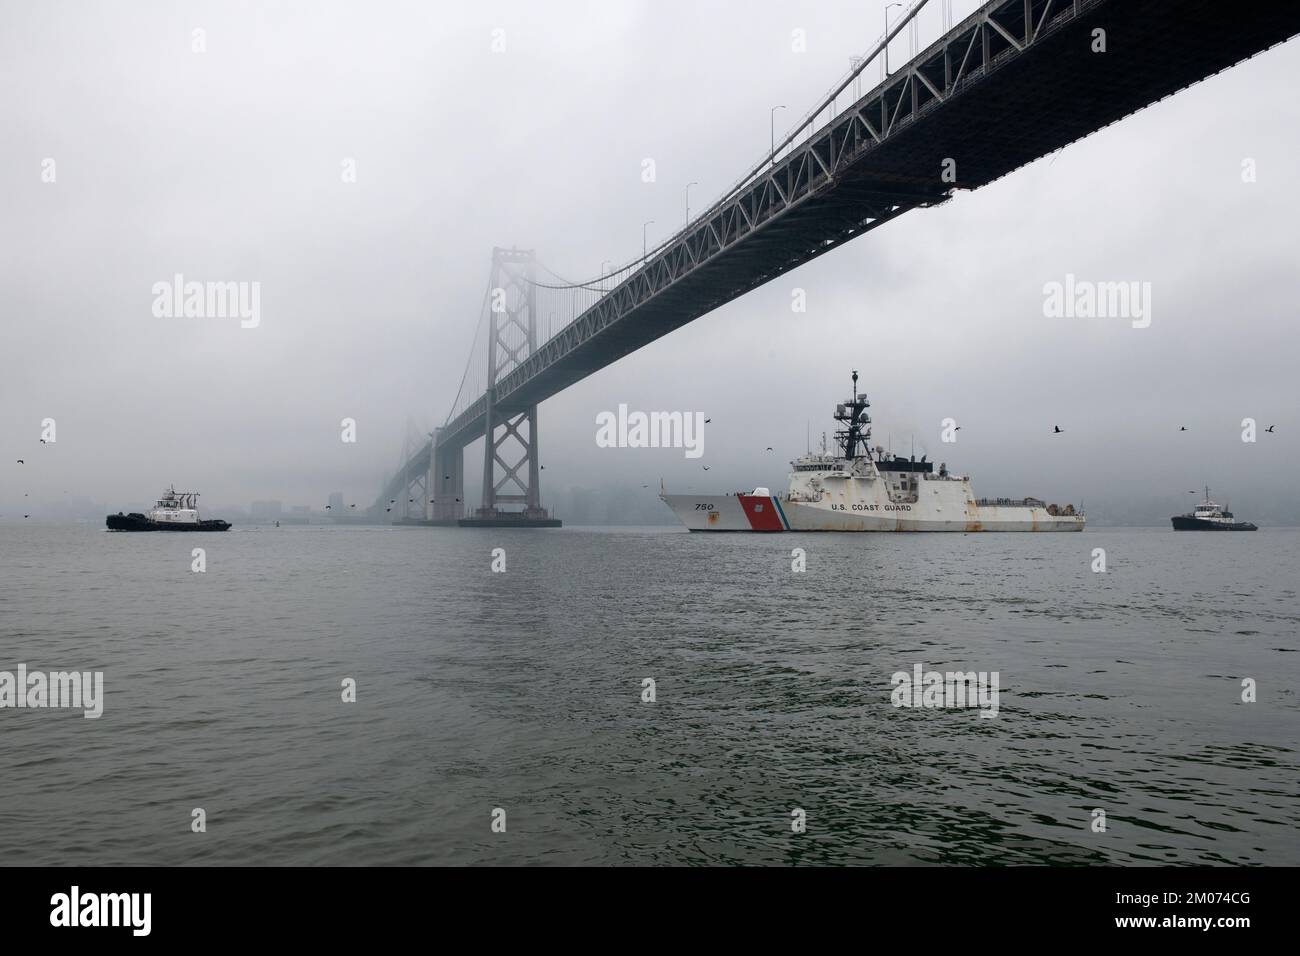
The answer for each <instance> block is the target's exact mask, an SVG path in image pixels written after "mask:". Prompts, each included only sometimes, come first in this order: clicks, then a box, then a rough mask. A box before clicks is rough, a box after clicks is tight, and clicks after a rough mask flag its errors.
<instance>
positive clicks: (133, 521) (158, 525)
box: [106, 513, 230, 531]
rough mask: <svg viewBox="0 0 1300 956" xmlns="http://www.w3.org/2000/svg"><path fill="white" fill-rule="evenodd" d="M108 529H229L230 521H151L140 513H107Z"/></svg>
mask: <svg viewBox="0 0 1300 956" xmlns="http://www.w3.org/2000/svg"><path fill="white" fill-rule="evenodd" d="M106 523H107V525H108V530H109V531H229V530H230V522H229V521H221V520H219V519H212V520H208V521H199V522H179V521H153V520H151V519H149V518H147V517H145V516H144V515H142V514H136V513H132V514H129V515H109V516H108V518H107V522H106Z"/></svg>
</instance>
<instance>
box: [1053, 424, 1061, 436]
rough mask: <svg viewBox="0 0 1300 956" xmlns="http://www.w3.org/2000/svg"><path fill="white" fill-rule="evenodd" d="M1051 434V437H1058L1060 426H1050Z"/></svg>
mask: <svg viewBox="0 0 1300 956" xmlns="http://www.w3.org/2000/svg"><path fill="white" fill-rule="evenodd" d="M1052 434H1053V435H1059V434H1061V426H1060V425H1053V426H1052Z"/></svg>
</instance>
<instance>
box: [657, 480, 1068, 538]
mask: <svg viewBox="0 0 1300 956" xmlns="http://www.w3.org/2000/svg"><path fill="white" fill-rule="evenodd" d="M944 490H947V489H944ZM660 497H661V498H662V499H663V501H664V503H665V504H667V505H668V507H669V508H671V509H672V510H673V513H674V514H675V515H676V516H677V518H678V519H679V520H680V521H681V522H682V524H684V525H685V526H686V527H687V529H689V530H690V531H717V532H721V531H751V532H759V533H773V532H779V531H841V532H844V531H855V532H896V533H897V532H944V531H946V532H963V533H972V532H982V531H997V532H1046V531H1052V532H1059V531H1082V530H1083V526H1084V518H1083V516H1082V515H1052V514H1049V513H1048V512H1047V509H1046V508H1040V507H1018V506H988V505H978V504H976V503H975V502H974V501H969V500H966V501H962V500H954V501H951V502H948V503H947V504H943V503H938V504H936V503H935V502H934V501H930V502H925V501H920V500H918V501H917V502H914V503H913V502H903V503H893V502H889V501H883V502H882V501H873V500H870V499H869V498H868V497H867V496H850V495H839V496H835V497H837V498H840V499H843V500H834V498H832V497H831V496H828V498H827V500H824V501H819V502H815V503H810V502H797V501H791V500H790V499H789V498H779V497H777V496H775V495H767V496H761V495H744V494H737V495H669V494H664V495H661V496H660Z"/></svg>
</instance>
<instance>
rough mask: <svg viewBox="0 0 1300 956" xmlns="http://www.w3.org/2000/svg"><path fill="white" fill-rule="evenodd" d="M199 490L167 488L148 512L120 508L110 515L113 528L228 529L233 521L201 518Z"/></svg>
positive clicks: (127, 529)
mask: <svg viewBox="0 0 1300 956" xmlns="http://www.w3.org/2000/svg"><path fill="white" fill-rule="evenodd" d="M198 498H199V496H198V494H197V493H196V492H192V491H182V492H177V491H176V488H175V486H173V487H171V488H168V489H167V490H166V491H165V492H163V494H162V497H160V498H159V499H158V503H157V504H156V505H155V506H154V508H153V510H151V511H150V512H149V513H148V514H140V513H139V512H138V511H133V512H131V513H130V514H126V515H124V514H122V512H120V511H119V512H118V513H117V514H115V515H109V516H108V522H107V523H108V530H109V531H227V530H229V529H230V522H229V521H222V520H220V519H217V518H213V519H210V520H207V521H204V520H201V519H200V518H199V509H198V504H197V502H198Z"/></svg>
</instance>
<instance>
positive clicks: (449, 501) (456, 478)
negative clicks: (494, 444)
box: [429, 428, 465, 525]
mask: <svg viewBox="0 0 1300 956" xmlns="http://www.w3.org/2000/svg"><path fill="white" fill-rule="evenodd" d="M442 431H443V430H442V429H441V428H435V429H434V431H433V453H432V454H431V455H430V456H429V487H430V488H432V489H433V493H432V494H431V495H430V497H431V498H432V499H433V501H432V503H431V504H430V511H429V517H430V518H431V519H432V520H433V522H434V523H435V524H446V525H454V524H456V523H457V522H458V521H459V520H460V519H461V518H463V517H464V516H465V447H464V446H463V445H447V444H443V443H442V441H441V439H442Z"/></svg>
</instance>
